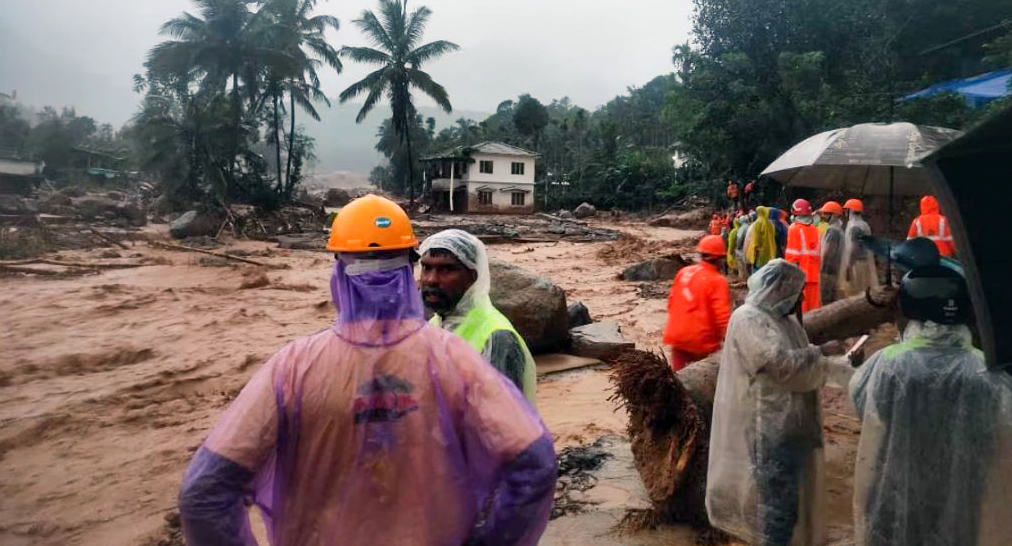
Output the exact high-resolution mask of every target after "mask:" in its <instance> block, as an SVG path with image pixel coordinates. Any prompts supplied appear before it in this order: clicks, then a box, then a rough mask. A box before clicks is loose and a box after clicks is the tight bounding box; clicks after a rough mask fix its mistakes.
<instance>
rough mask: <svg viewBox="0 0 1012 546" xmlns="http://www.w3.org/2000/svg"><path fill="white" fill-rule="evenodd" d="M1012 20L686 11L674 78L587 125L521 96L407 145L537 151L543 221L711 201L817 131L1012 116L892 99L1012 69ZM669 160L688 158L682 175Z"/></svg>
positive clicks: (1006, 9)
mask: <svg viewBox="0 0 1012 546" xmlns="http://www.w3.org/2000/svg"><path fill="white" fill-rule="evenodd" d="M1010 17H1012V2H1010V1H1009V0H988V1H973V0H956V1H945V2H943V1H938V0H906V1H895V0H894V1H881V0H849V1H847V2H839V1H837V0H695V14H694V21H693V22H694V26H693V40H692V42H690V43H687V44H680V45H676V46H675V47H674V48H673V54H672V63H673V70H674V72H673V73H672V74H667V75H661V76H658V77H657V78H655V79H653V80H651V81H650V82H648V83H646V84H645V85H643V86H642V87H630V88H629V91H628V93H627V94H626V95H623V96H619V97H616V98H615V99H614V100H612V101H610V102H609V103H607V104H605V105H604V106H602V107H601V108H599V109H597V110H596V111H594V112H589V111H587V110H585V109H583V108H580V107H578V106H575V105H573V104H571V103H570V102H569V100H568V99H566V98H562V99H557V100H553V101H551V102H550V103H548V104H542V103H540V102H539V101H537V100H536V99H534V98H532V97H530V96H529V95H521V96H520V97H517V98H516V99H508V100H505V101H503V102H501V103H500V104H499V106H498V108H497V109H496V113H495V114H493V115H492V116H490V117H489V118H487V119H485V120H481V121H475V120H470V119H460V120H458V122H457V124H456V126H455V127H452V128H448V129H444V130H442V131H440V132H439V133H438V134H434V132H433V124H432V123H431V120H422V119H420V118H418V119H416V120H415V127H414V128H413V129H412V134H417V139H418V140H421V141H423V145H422V147H421V148H422V151H423V153H428V152H439V151H443V150H445V149H448V148H452V147H455V146H467V145H471V144H475V143H478V142H481V141H484V140H500V141H503V142H507V143H510V144H514V145H519V146H525V147H527V148H529V149H533V150H535V151H537V152H538V153H539V154H540V155H541V160H540V163H539V164H538V171H537V180H538V181H539V183H540V185H541V188H542V190H543V193H542V194H541V197H540V198H539V204H541V203H542V202H543V201H542V200H543V199H544V198H545V196H546V195H547V199H548V204H547V205H545V206H546V208H548V209H551V208H555V207H560V206H573V205H575V204H578V202H580V201H582V200H588V201H591V202H593V203H595V204H598V205H600V206H604V207H612V206H614V207H621V208H629V209H638V208H642V207H649V206H652V205H654V204H656V203H658V202H671V201H674V200H677V199H680V198H682V197H685V196H687V195H690V194H692V195H700V196H704V197H711V198H717V197H718V196H719V195H720V194H721V193H722V192H723V189H724V186H725V185H726V183H727V181H728V180H730V179H738V180H744V179H751V178H755V177H756V175H757V174H758V173H759V172H761V171H762V169H763V168H765V166H766V165H768V164H769V163H770V162H772V161H773V159H775V158H776V157H777V156H778V155H779V154H780V153H782V152H783V151H785V150H786V149H787V148H789V147H790V146H792V145H793V144H795V143H797V142H799V141H801V140H803V139H804V138H806V137H808V136H810V135H812V134H814V133H817V132H820V131H825V130H829V129H833V128H838V127H846V126H849V125H853V124H856V123H864V122H889V121H909V122H913V123H918V124H926V125H938V126H943V127H952V128H957V129H965V128H967V127H968V126H970V125H972V124H973V123H974V122H976V121H978V120H980V119H982V118H984V117H986V116H987V115H989V114H990V113H992V112H994V111H997V110H998V109H1000V108H1002V107H1004V106H1006V105H1007V104H1008V103H1009V102H1010V100H1009V99H1008V98H1005V99H1001V100H997V101H993V102H992V103H990V104H989V105H988V106H987V107H985V108H979V109H976V110H974V109H971V108H970V107H969V106H968V105H967V103H966V102H965V101H964V100H963V99H962V98H961V97H959V96H957V95H955V94H943V95H937V96H935V97H932V98H927V99H918V100H910V101H901V100H899V98H900V97H903V96H905V95H907V94H909V93H910V92H912V91H915V90H918V89H921V88H924V87H927V86H929V85H931V84H933V83H937V82H939V81H942V80H947V79H954V78H962V77H968V76H972V75H976V74H979V73H982V72H986V71H988V70H994V69H999V68H1006V67H1009V66H1012V20H1010ZM388 133H389V126H388V125H386V124H384V125H383V126H381V127H380V128H379V132H378V136H379V143H378V144H377V149H378V150H380V151H381V152H383V153H384V155H385V156H386V157H387V158H389V163H388V164H387V165H384V166H380V167H377V168H376V169H374V171H373V173H372V176H371V178H372V180H373V181H374V182H375V183H377V184H380V185H383V187H388V188H393V189H395V190H397V191H403V187H402V186H401V183H400V181H402V180H405V179H406V178H405V176H404V172H405V171H406V169H407V166H406V157H405V155H404V154H403V152H402V151H401V150H400V148H399V146H398V144H397V140H396V139H395V138H391V136H390V135H389V134H388ZM675 153H678V154H680V155H681V156H683V157H687V158H688V161H687V162H685V163H684V164H683V165H681V166H680V167H679V168H676V167H675V165H674V163H673V162H672V155H673V154H675ZM416 168H417V167H416ZM412 179H414V180H415V181H416V183H417V182H418V181H419V179H420V176H419V174H418V173H417V172H416V173H415V175H414V176H413V177H412ZM544 190H546V191H544Z"/></svg>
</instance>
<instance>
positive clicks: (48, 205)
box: [39, 193, 73, 214]
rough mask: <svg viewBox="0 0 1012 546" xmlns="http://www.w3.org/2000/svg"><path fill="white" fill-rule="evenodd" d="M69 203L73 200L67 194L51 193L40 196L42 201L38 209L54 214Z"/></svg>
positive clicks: (62, 209)
mask: <svg viewBox="0 0 1012 546" xmlns="http://www.w3.org/2000/svg"><path fill="white" fill-rule="evenodd" d="M71 204H73V201H72V200H71V199H70V197H68V196H67V195H65V194H62V193H51V194H49V195H47V196H45V197H43V198H42V201H41V202H40V203H39V210H41V211H42V212H48V213H54V214H55V213H59V212H62V211H64V210H65V209H66V208H67V207H69V206H71Z"/></svg>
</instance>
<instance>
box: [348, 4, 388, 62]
mask: <svg viewBox="0 0 1012 546" xmlns="http://www.w3.org/2000/svg"><path fill="white" fill-rule="evenodd" d="M352 22H353V23H355V26H357V27H358V28H359V30H361V31H362V34H365V36H366V37H367V38H369V41H370V42H372V44H373V45H374V46H380V47H383V48H384V49H386V50H387V51H391V52H392V51H394V49H395V45H394V42H393V40H392V39H391V38H390V35H389V34H387V29H386V28H384V27H383V25H382V24H381V23H380V22H379V19H377V18H376V15H375V14H374V13H373V12H371V11H369V10H365V11H363V12H362V17H361V18H359V19H355V20H354V21H352Z"/></svg>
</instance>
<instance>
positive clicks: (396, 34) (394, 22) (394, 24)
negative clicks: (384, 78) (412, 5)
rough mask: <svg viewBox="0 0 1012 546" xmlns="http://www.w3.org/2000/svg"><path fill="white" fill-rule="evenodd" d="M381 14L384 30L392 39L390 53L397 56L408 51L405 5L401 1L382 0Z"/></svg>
mask: <svg viewBox="0 0 1012 546" xmlns="http://www.w3.org/2000/svg"><path fill="white" fill-rule="evenodd" d="M380 14H381V18H382V20H383V28H384V29H385V30H386V33H387V36H389V37H390V41H391V47H390V48H388V50H389V51H390V53H392V54H394V55H395V56H396V55H397V54H398V53H400V52H403V51H406V50H407V47H405V44H404V25H405V24H406V22H407V21H406V20H405V19H406V17H405V5H404V4H403V3H402V2H401V0H380Z"/></svg>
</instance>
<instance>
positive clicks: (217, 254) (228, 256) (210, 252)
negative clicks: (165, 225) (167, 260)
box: [148, 241, 280, 269]
mask: <svg viewBox="0 0 1012 546" xmlns="http://www.w3.org/2000/svg"><path fill="white" fill-rule="evenodd" d="M148 244H150V245H154V246H160V247H162V248H167V249H169V250H180V251H183V252H197V253H199V254H207V255H208V256H215V257H218V258H224V259H226V260H235V261H237V262H243V263H248V264H253V265H259V266H261V267H268V268H271V269H280V267H279V266H276V265H271V264H269V263H265V262H258V261H256V260H249V259H247V258H242V257H240V256H233V255H231V254H225V253H224V252H214V251H213V250H204V249H202V248H193V247H192V246H183V245H174V244H170V243H161V242H158V241H148Z"/></svg>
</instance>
